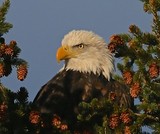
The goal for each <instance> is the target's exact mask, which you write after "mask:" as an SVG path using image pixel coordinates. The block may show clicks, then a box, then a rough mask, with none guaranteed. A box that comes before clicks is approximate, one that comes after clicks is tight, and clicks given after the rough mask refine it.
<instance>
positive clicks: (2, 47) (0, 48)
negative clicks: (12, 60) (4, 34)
mask: <svg viewBox="0 0 160 134" xmlns="http://www.w3.org/2000/svg"><path fill="white" fill-rule="evenodd" d="M6 47H7V45H6V44H1V45H0V57H2V56H3V54H4V52H5V49H6Z"/></svg>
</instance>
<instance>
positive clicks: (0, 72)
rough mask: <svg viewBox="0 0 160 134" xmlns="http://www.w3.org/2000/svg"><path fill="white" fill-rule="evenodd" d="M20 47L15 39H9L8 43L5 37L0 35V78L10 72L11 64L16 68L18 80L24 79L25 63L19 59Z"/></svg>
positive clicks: (25, 73)
mask: <svg viewBox="0 0 160 134" xmlns="http://www.w3.org/2000/svg"><path fill="white" fill-rule="evenodd" d="M20 51H21V50H20V48H19V47H18V46H17V43H16V41H13V40H12V41H11V42H10V43H9V44H8V45H7V44H6V43H5V39H4V38H3V37H0V78H1V77H3V76H8V75H9V74H10V73H11V72H12V66H15V67H16V68H17V78H18V80H21V81H22V80H24V79H25V78H26V75H27V72H28V70H27V63H26V62H24V60H22V59H19V58H18V56H19V53H20Z"/></svg>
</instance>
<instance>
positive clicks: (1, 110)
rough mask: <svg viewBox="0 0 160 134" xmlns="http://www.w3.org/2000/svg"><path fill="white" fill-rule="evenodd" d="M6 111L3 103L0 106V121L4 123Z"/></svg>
mask: <svg viewBox="0 0 160 134" xmlns="http://www.w3.org/2000/svg"><path fill="white" fill-rule="evenodd" d="M7 109H8V106H7V105H6V104H5V103H4V102H3V103H2V104H1V105H0V121H5V120H6V118H7Z"/></svg>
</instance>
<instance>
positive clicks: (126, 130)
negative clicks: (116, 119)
mask: <svg viewBox="0 0 160 134" xmlns="http://www.w3.org/2000/svg"><path fill="white" fill-rule="evenodd" d="M124 134H131V131H130V128H129V126H125V128H124Z"/></svg>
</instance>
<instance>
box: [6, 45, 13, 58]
mask: <svg viewBox="0 0 160 134" xmlns="http://www.w3.org/2000/svg"><path fill="white" fill-rule="evenodd" d="M4 53H5V54H6V55H9V56H13V54H14V51H13V49H12V48H10V47H8V46H7V47H6V49H5V52H4Z"/></svg>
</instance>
